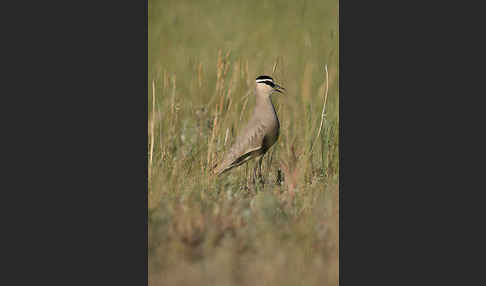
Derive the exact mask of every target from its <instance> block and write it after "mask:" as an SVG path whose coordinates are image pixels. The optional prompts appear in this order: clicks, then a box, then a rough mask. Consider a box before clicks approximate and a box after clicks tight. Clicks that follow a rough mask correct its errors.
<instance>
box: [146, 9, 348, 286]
mask: <svg viewBox="0 0 486 286" xmlns="http://www.w3.org/2000/svg"><path fill="white" fill-rule="evenodd" d="M189 2H190V3H189ZM189 2H180V1H166V2H160V1H152V0H150V1H149V84H150V87H151V88H150V90H149V95H148V97H149V118H148V136H149V140H148V142H149V148H148V150H149V154H148V156H147V157H148V164H149V178H148V179H149V190H148V192H149V194H148V196H149V229H148V231H149V246H148V247H149V284H150V285H261V284H264V285H337V284H338V281H339V275H338V272H339V267H338V262H339V260H338V249H339V244H338V241H339V227H338V225H339V195H338V192H339V186H338V178H339V155H338V154H339V140H338V139H339V138H338V135H339V132H338V130H339V121H338V109H339V101H338V92H339V86H338V80H339V77H338V74H339V71H338V61H337V58H338V52H337V51H338V49H337V1H330V2H322V3H321V2H317V1H315V2H314V3H309V1H306V2H305V3H306V4H305V6H306V7H304V8H302V6H295V5H296V4H285V3H286V2H283V1H275V2H266V1H263V2H262V1H249V2H246V1H245V3H241V2H234V3H227V2H225V1H216V0H211V1H208V2H204V3H200V2H191V1H189ZM252 5H253V6H252ZM292 5H294V6H292ZM257 6H258V7H262V9H263V10H264V11H262V10H261V9H260V10H258V9H255V7H257ZM274 8H275V9H276V8H278V9H279V10H278V14H279V15H277V14H276V12H272V11H275V9H274ZM295 11H298V13H297V14H296V12H295ZM223 12H225V13H223ZM262 15H264V16H265V17H262ZM277 16H278V17H277ZM256 26H258V27H259V29H256V30H255V29H253V27H256ZM234 31H239V33H238V34H235V33H234ZM200 33H205V35H204V36H205V37H206V38H204V37H202V35H201V34H200ZM333 35H334V36H333ZM261 39H266V40H267V41H265V42H259V41H258V40H261ZM282 39H285V41H283V40H282ZM248 40H253V43H259V44H256V45H253V46H249V45H248V43H247V41H248ZM282 43H286V45H282ZM288 43H291V44H290V45H289V44H288ZM325 65H327V67H328V73H326V71H325V70H324V68H323V67H324V66H325ZM260 74H271V75H273V77H274V78H275V79H276V80H277V81H278V82H279V83H281V85H282V86H284V87H285V88H286V89H287V95H285V96H279V97H274V99H273V101H274V104H275V106H276V110H277V113H278V116H279V118H280V121H281V133H280V138H279V140H278V142H277V143H276V144H275V145H274V146H273V147H272V148H271V149H270V151H269V152H268V153H267V155H266V156H265V159H264V163H263V172H264V176H265V177H266V179H267V181H268V182H267V184H266V185H265V188H264V189H261V188H259V189H254V188H248V187H249V186H250V187H251V185H249V184H248V180H247V179H248V175H249V173H250V172H249V171H250V169H251V168H253V166H254V164H255V162H250V163H249V165H243V166H241V167H239V168H236V169H234V170H232V171H230V172H229V173H227V174H225V175H223V176H221V177H220V178H217V179H212V178H211V177H210V176H209V173H208V171H209V169H210V168H211V167H212V166H213V165H214V164H215V163H216V162H217V161H218V160H219V159H220V158H221V157H222V155H223V153H224V151H225V150H226V149H228V147H229V146H230V145H231V144H232V143H233V140H234V139H235V138H236V136H237V134H238V132H239V130H240V129H241V127H243V125H244V124H245V122H246V121H247V119H248V116H249V115H250V113H251V110H252V108H253V106H254V97H253V93H252V92H253V89H254V79H255V77H256V76H258V75H260ZM326 78H327V80H326ZM324 106H325V108H324Z"/></svg>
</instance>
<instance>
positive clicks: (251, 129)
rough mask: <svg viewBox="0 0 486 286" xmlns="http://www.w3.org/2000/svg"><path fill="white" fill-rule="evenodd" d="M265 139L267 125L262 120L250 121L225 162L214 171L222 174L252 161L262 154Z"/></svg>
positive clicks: (226, 156) (228, 153)
mask: <svg viewBox="0 0 486 286" xmlns="http://www.w3.org/2000/svg"><path fill="white" fill-rule="evenodd" d="M264 137H265V125H263V124H262V122H261V121H260V120H254V121H253V122H252V121H250V122H249V123H248V125H247V127H246V128H245V129H243V132H242V133H241V134H240V135H239V136H238V137H237V138H236V140H235V143H234V144H233V146H231V148H230V150H229V151H228V152H227V153H226V155H225V156H224V158H223V161H222V162H221V164H219V166H218V167H217V168H216V169H215V170H214V173H216V174H221V173H223V172H225V171H227V170H229V169H232V168H234V167H237V166H239V165H241V164H243V163H245V162H246V161H248V160H250V159H252V158H253V157H254V155H257V154H259V153H260V151H261V149H262V147H263V138H264Z"/></svg>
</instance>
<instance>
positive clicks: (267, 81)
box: [255, 75, 285, 95]
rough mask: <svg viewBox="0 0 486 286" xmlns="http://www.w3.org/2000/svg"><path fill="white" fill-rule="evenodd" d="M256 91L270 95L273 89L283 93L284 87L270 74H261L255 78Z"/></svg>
mask: <svg viewBox="0 0 486 286" xmlns="http://www.w3.org/2000/svg"><path fill="white" fill-rule="evenodd" d="M255 81H256V91H257V92H258V93H261V94H267V95H271V94H272V93H273V92H274V91H276V92H279V93H283V91H285V88H283V87H281V86H280V85H278V84H276V83H275V81H274V80H273V78H272V77H271V76H268V75H261V76H259V77H257V78H256V80H255Z"/></svg>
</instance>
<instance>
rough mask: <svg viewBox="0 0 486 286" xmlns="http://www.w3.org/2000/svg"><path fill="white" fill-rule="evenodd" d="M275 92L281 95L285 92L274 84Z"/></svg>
mask: <svg viewBox="0 0 486 286" xmlns="http://www.w3.org/2000/svg"><path fill="white" fill-rule="evenodd" d="M275 91H276V92H279V93H282V94H283V93H284V92H285V91H286V90H285V88H283V87H281V86H280V85H278V84H275Z"/></svg>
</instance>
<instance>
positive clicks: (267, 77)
mask: <svg viewBox="0 0 486 286" xmlns="http://www.w3.org/2000/svg"><path fill="white" fill-rule="evenodd" d="M259 79H269V80H273V78H272V77H270V76H268V75H261V76H259V77H257V78H256V80H259Z"/></svg>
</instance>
